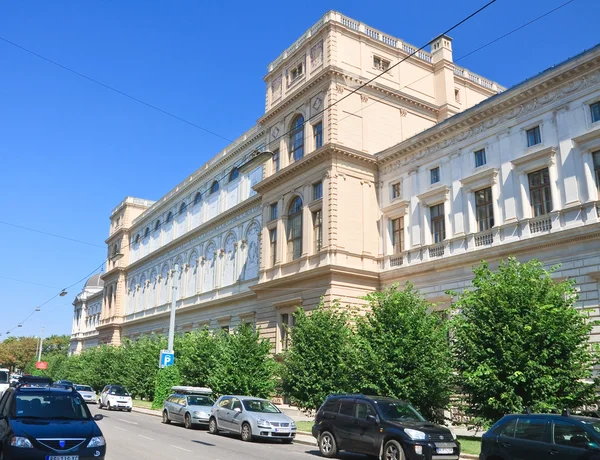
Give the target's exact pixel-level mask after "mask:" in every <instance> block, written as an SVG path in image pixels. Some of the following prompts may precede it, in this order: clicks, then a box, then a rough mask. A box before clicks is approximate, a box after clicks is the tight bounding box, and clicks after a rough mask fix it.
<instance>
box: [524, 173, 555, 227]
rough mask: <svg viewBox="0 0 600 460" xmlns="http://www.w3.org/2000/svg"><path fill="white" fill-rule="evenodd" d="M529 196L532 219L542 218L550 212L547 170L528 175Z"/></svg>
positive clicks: (550, 197)
mask: <svg viewBox="0 0 600 460" xmlns="http://www.w3.org/2000/svg"><path fill="white" fill-rule="evenodd" d="M529 196H530V199H531V212H532V214H533V217H537V216H543V215H544V214H548V213H549V212H550V211H552V194H551V191H550V174H549V173H548V168H544V169H540V170H539V171H536V172H532V173H530V174H529Z"/></svg>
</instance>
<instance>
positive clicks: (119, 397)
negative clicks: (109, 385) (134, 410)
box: [106, 394, 131, 399]
mask: <svg viewBox="0 0 600 460" xmlns="http://www.w3.org/2000/svg"><path fill="white" fill-rule="evenodd" d="M106 397H107V398H117V399H131V396H119V395H110V394H109V395H106Z"/></svg>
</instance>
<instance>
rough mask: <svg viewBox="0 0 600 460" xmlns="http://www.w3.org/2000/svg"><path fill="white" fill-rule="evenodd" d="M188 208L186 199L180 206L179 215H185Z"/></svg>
mask: <svg viewBox="0 0 600 460" xmlns="http://www.w3.org/2000/svg"><path fill="white" fill-rule="evenodd" d="M186 209H187V204H185V201H184V202H183V203H181V206H179V215H180V216H181V215H183V214H184V213H185V210H186Z"/></svg>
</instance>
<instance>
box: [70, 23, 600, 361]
mask: <svg viewBox="0 0 600 460" xmlns="http://www.w3.org/2000/svg"><path fill="white" fill-rule="evenodd" d="M415 51H416V47H414V46H412V45H410V44H408V43H406V42H404V41H402V40H400V39H397V38H394V37H391V36H388V35H386V34H384V33H382V32H380V31H378V30H375V29H373V28H371V27H369V26H367V25H365V24H363V23H360V22H357V21H355V20H353V19H350V18H347V17H345V16H343V15H342V14H340V13H338V12H335V11H330V12H328V13H327V14H325V15H324V16H323V17H322V18H321V19H320V20H319V21H318V22H317V23H316V24H315V25H313V26H312V27H311V28H310V29H308V30H307V31H306V32H305V33H304V34H303V35H302V36H301V37H300V38H299V39H298V40H297V41H296V42H295V43H294V44H292V46H290V47H289V48H288V49H287V50H286V51H285V52H284V53H283V54H282V55H281V56H279V57H278V58H277V59H276V60H275V61H273V62H272V63H271V64H269V66H268V73H267V75H266V76H265V83H266V107H265V113H264V115H262V116H261V117H260V118H259V119H258V121H257V123H256V125H255V126H253V127H252V128H251V129H249V130H248V131H247V132H246V133H244V134H243V135H241V136H240V137H239V138H238V139H237V140H236V141H235V142H234V143H233V144H231V145H229V146H228V147H227V148H225V149H224V150H223V151H221V152H219V153H218V154H217V155H215V156H214V157H213V158H212V159H211V160H210V161H208V162H207V163H206V164H204V165H203V166H201V167H200V168H199V169H198V170H197V171H195V172H193V173H192V174H190V175H189V176H187V177H186V179H185V180H184V181H183V182H181V183H180V184H178V185H176V186H175V187H174V188H173V189H172V190H171V191H170V192H168V193H167V194H166V195H164V196H163V197H161V198H160V199H159V200H158V201H156V202H153V201H148V200H143V199H138V198H132V197H127V198H125V199H124V200H123V201H122V202H121V203H120V204H118V205H117V206H116V207H115V209H114V210H113V211H112V213H111V215H110V219H111V226H110V232H109V237H108V239H107V240H106V243H107V246H108V258H107V262H106V271H105V273H103V274H102V275H101V276H100V277H94V278H93V279H90V281H89V282H88V283H87V284H86V287H85V288H84V290H83V292H82V293H81V294H80V295H78V297H77V299H76V300H75V302H74V306H75V314H74V322H73V335H72V342H71V351H72V352H73V353H78V352H80V351H81V350H83V349H85V348H86V347H90V346H96V345H97V344H100V343H108V344H115V345H117V344H119V343H120V342H121V341H122V340H123V339H124V338H131V339H135V338H137V337H139V336H141V335H144V334H150V333H156V334H166V333H167V329H168V323H169V314H170V309H171V305H172V303H173V302H172V301H173V300H174V301H175V305H176V310H177V320H176V328H177V330H178V331H180V332H187V331H191V330H194V329H198V328H203V327H209V328H210V329H213V330H214V329H232V328H235V327H236V325H238V324H239V323H240V322H249V323H252V324H254V325H255V326H256V327H257V328H259V329H260V331H261V334H262V335H263V336H265V337H268V338H269V339H270V340H271V341H272V344H273V350H274V352H280V351H282V350H283V348H284V347H285V343H286V342H285V340H284V339H285V333H286V332H285V331H286V327H285V326H290V325H292V321H293V318H292V313H293V311H294V310H295V309H296V308H297V307H302V308H304V309H306V310H310V309H313V308H315V307H316V306H317V305H318V304H319V302H320V300H321V299H323V300H324V301H325V302H326V303H329V302H331V301H333V300H334V299H339V300H340V302H341V303H342V305H350V306H359V307H360V306H362V305H364V300H363V297H364V296H365V295H366V294H367V293H369V292H372V291H374V290H378V289H382V288H384V287H386V286H389V285H391V284H393V283H400V284H403V283H404V282H406V281H410V282H412V283H413V284H414V285H415V286H416V287H417V288H418V289H419V290H420V291H421V293H423V294H424V295H425V296H426V297H427V298H428V299H429V300H431V301H432V302H433V303H434V304H435V305H436V307H435V308H436V309H440V310H443V309H445V308H447V307H448V306H449V305H450V302H451V299H450V297H449V296H447V295H446V294H445V292H446V291H447V290H449V289H454V290H460V289H462V288H465V287H467V286H469V284H470V281H471V279H472V277H473V275H472V271H471V270H472V267H473V266H474V265H476V264H478V263H479V262H480V261H481V260H482V259H485V260H487V261H489V262H490V263H491V265H494V264H496V263H497V261H498V260H500V259H504V258H506V257H508V256H510V255H515V256H516V257H518V258H519V259H522V260H526V259H529V258H532V257H536V258H538V259H540V260H542V261H543V262H544V263H545V264H547V265H548V266H552V265H555V264H558V263H560V264H562V265H561V268H560V269H559V270H558V271H557V272H555V276H556V277H557V279H565V278H574V279H575V280H576V282H577V285H578V287H579V289H580V301H579V305H580V306H581V307H582V308H585V309H588V310H589V311H590V313H591V314H592V316H594V317H596V316H600V313H599V312H598V308H599V284H598V283H599V280H600V217H599V216H600V46H597V47H595V48H593V49H591V50H589V51H586V52H584V53H582V54H580V55H578V56H576V57H574V58H572V59H570V60H568V61H566V62H564V63H562V64H560V65H558V66H555V67H552V68H550V69H548V70H546V71H545V72H543V73H541V74H539V75H537V76H535V77H533V78H531V79H529V80H527V81H525V82H523V83H521V84H519V85H517V86H515V87H513V88H511V89H508V90H507V89H506V88H503V87H502V86H500V85H498V84H497V83H495V82H493V81H491V80H488V79H486V78H483V77H481V76H479V75H477V74H475V73H473V72H471V71H470V70H467V69H464V68H461V67H458V66H456V65H455V64H453V61H452V40H451V39H450V38H449V37H446V36H441V37H439V38H438V39H437V40H435V41H434V42H433V44H432V46H431V50H430V52H425V51H419V52H418V53H415V54H414V55H412V56H410V55H411V54H413V53H414V52H415ZM409 56H410V57H409ZM401 61H402V62H401ZM400 62H401V63H400ZM385 70H387V72H386V73H385V74H383V75H382V76H380V77H378V78H377V79H375V80H373V81H371V82H369V81H370V80H371V79H372V78H373V77H375V76H377V75H379V74H380V73H381V72H383V71H385ZM367 82H369V83H368V84H366V85H365V86H364V87H361V85H363V84H365V83H367ZM358 87H360V89H359V90H358V91H354V90H355V89H356V88H358ZM184 173H185V172H182V175H183V174H184ZM592 340H600V335H595V334H594V335H593V336H592Z"/></svg>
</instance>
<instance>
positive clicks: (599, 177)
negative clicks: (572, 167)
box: [592, 150, 600, 194]
mask: <svg viewBox="0 0 600 460" xmlns="http://www.w3.org/2000/svg"><path fill="white" fill-rule="evenodd" d="M592 156H593V157H594V175H595V176H596V187H598V194H600V150H598V151H597V152H594V153H592Z"/></svg>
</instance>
